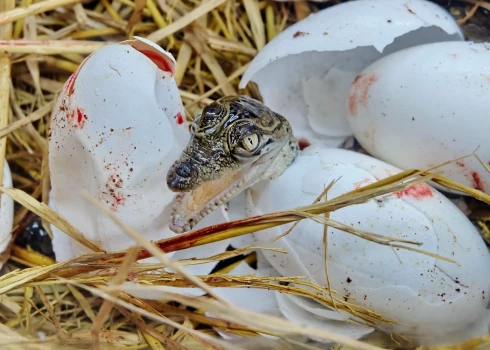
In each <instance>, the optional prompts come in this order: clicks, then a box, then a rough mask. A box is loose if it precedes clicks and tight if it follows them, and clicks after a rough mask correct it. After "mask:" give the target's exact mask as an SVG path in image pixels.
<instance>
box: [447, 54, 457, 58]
mask: <svg viewBox="0 0 490 350" xmlns="http://www.w3.org/2000/svg"><path fill="white" fill-rule="evenodd" d="M448 56H450V57H452V58H456V57H458V55H457V54H455V53H450V54H448Z"/></svg>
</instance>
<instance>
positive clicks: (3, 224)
mask: <svg viewBox="0 0 490 350" xmlns="http://www.w3.org/2000/svg"><path fill="white" fill-rule="evenodd" d="M2 186H3V187H4V188H12V174H11V173H10V168H9V165H8V163H7V161H4V163H3V181H2ZM13 223H14V201H13V200H12V198H10V197H9V196H8V195H6V194H2V195H1V199H0V255H1V254H2V253H4V251H5V250H6V249H7V248H8V246H9V244H10V242H11V240H12V228H13ZM3 263H4V261H0V268H1V267H2V266H3Z"/></svg>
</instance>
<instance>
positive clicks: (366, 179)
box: [354, 177, 373, 190]
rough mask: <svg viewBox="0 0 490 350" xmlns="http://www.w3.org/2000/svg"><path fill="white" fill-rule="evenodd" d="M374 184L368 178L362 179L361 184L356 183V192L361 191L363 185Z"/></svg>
mask: <svg viewBox="0 0 490 350" xmlns="http://www.w3.org/2000/svg"><path fill="white" fill-rule="evenodd" d="M371 182H373V180H371V179H370V178H368V177H366V178H365V179H362V180H361V181H359V182H355V183H354V190H358V189H360V188H361V187H362V186H363V185H367V184H369V183H371Z"/></svg>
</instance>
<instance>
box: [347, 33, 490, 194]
mask: <svg viewBox="0 0 490 350" xmlns="http://www.w3.org/2000/svg"><path fill="white" fill-rule="evenodd" d="M489 49H490V46H489V45H488V44H476V43H472V42H447V43H434V44H428V45H422V46H418V47H414V48H410V49H407V50H403V51H400V52H397V53H394V54H392V55H389V56H387V57H384V58H383V59H381V60H379V61H377V62H375V63H374V64H372V65H371V66H369V67H367V68H366V69H365V70H364V71H363V72H362V73H361V74H360V75H359V77H358V78H357V79H356V81H355V82H354V84H353V86H352V88H351V91H350V95H349V101H348V111H349V114H348V120H349V123H350V126H351V128H352V130H353V132H354V134H355V136H356V138H357V139H358V140H359V142H360V143H361V144H362V146H363V147H364V148H365V149H366V150H367V151H368V152H369V153H370V154H372V155H373V156H375V157H377V158H379V159H382V160H384V161H386V162H389V163H391V164H394V165H396V166H398V167H400V168H402V169H408V168H418V169H428V168H430V167H433V166H435V165H439V164H442V163H444V162H446V161H450V160H453V159H456V158H459V157H463V156H466V155H469V154H471V153H473V151H475V150H476V149H477V148H478V147H479V148H478V151H477V154H478V155H479V156H480V157H481V158H482V159H483V161H484V162H485V164H488V163H489V162H490V143H489V142H488V130H490V51H489ZM437 171H441V172H442V174H443V175H445V176H447V177H449V178H451V179H452V180H455V181H458V182H460V183H462V184H464V185H466V186H469V187H472V188H475V189H477V190H481V191H483V192H486V193H487V194H490V173H488V172H487V171H486V170H485V168H484V167H483V166H482V165H481V163H480V162H479V161H478V159H476V158H474V157H470V158H466V159H462V160H460V161H457V162H454V163H451V164H447V165H445V166H444V167H442V168H439V169H437Z"/></svg>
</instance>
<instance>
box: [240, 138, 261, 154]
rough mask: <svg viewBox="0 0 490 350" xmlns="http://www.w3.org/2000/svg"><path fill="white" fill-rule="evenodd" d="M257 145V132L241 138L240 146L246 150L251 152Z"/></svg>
mask: <svg viewBox="0 0 490 350" xmlns="http://www.w3.org/2000/svg"><path fill="white" fill-rule="evenodd" d="M258 146H259V136H258V135H257V134H250V135H247V136H245V137H244V138H243V139H242V147H243V148H244V149H245V150H246V151H248V152H253V151H255V150H256V149H257V147H258Z"/></svg>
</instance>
